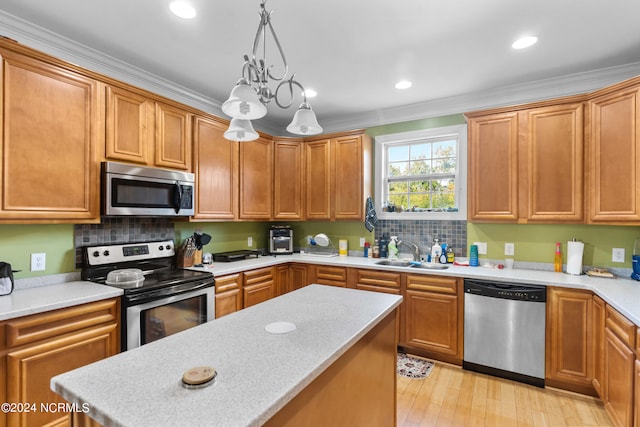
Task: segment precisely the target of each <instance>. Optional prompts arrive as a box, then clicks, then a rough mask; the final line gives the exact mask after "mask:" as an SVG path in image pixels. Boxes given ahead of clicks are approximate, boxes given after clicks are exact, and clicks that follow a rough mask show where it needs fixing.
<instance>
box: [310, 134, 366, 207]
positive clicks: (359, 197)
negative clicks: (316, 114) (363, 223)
mask: <svg viewBox="0 0 640 427" xmlns="http://www.w3.org/2000/svg"><path fill="white" fill-rule="evenodd" d="M371 159H372V158H371V138H369V136H368V135H366V134H364V132H363V131H354V132H350V133H344V134H339V135H333V136H324V137H323V138H322V139H311V140H307V142H306V146H305V188H306V195H305V211H306V212H305V215H306V218H307V219H323V220H339V219H347V220H363V219H364V214H365V212H364V203H365V200H366V198H367V197H368V196H370V195H371Z"/></svg>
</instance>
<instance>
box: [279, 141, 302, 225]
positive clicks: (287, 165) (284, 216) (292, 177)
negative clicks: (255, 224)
mask: <svg viewBox="0 0 640 427" xmlns="http://www.w3.org/2000/svg"><path fill="white" fill-rule="evenodd" d="M304 191H305V185H304V143H303V140H301V139H276V140H274V142H273V219H275V220H302V219H304V209H303V208H304V204H303V201H304Z"/></svg>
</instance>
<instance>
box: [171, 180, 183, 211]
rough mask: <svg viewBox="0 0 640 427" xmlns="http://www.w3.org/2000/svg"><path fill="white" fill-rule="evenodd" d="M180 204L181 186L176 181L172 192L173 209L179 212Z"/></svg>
mask: <svg viewBox="0 0 640 427" xmlns="http://www.w3.org/2000/svg"><path fill="white" fill-rule="evenodd" d="M181 206H182V186H181V185H180V183H179V182H178V181H176V184H175V191H174V192H173V209H174V210H175V211H176V213H178V212H180V207H181Z"/></svg>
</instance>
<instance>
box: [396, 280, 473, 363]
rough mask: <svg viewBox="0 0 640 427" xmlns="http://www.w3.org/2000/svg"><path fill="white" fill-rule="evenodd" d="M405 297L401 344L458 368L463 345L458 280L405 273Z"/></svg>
mask: <svg viewBox="0 0 640 427" xmlns="http://www.w3.org/2000/svg"><path fill="white" fill-rule="evenodd" d="M405 296H406V301H405V302H404V304H405V310H404V313H405V314H404V316H405V321H404V325H405V334H406V335H405V339H404V340H403V341H404V343H405V345H406V346H407V347H409V348H410V349H415V350H418V352H419V353H420V354H423V355H425V356H427V357H433V358H435V359H438V360H443V361H445V362H449V363H455V364H458V365H460V364H461V363H462V355H463V345H464V335H463V334H464V332H463V329H464V321H463V295H462V281H461V279H456V278H453V277H440V276H429V275H422V274H407V276H406V295H405Z"/></svg>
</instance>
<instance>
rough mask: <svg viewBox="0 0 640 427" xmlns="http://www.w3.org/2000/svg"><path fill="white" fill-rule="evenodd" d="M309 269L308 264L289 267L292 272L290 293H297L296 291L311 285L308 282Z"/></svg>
mask: <svg viewBox="0 0 640 427" xmlns="http://www.w3.org/2000/svg"><path fill="white" fill-rule="evenodd" d="M308 269H309V268H308V267H307V265H306V264H291V265H290V266H289V270H290V271H291V276H290V283H289V285H290V287H289V290H290V291H295V290H296V289H300V288H303V287H305V286H307V285H308V284H309V281H308V278H307V277H308V274H307V271H308Z"/></svg>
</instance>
